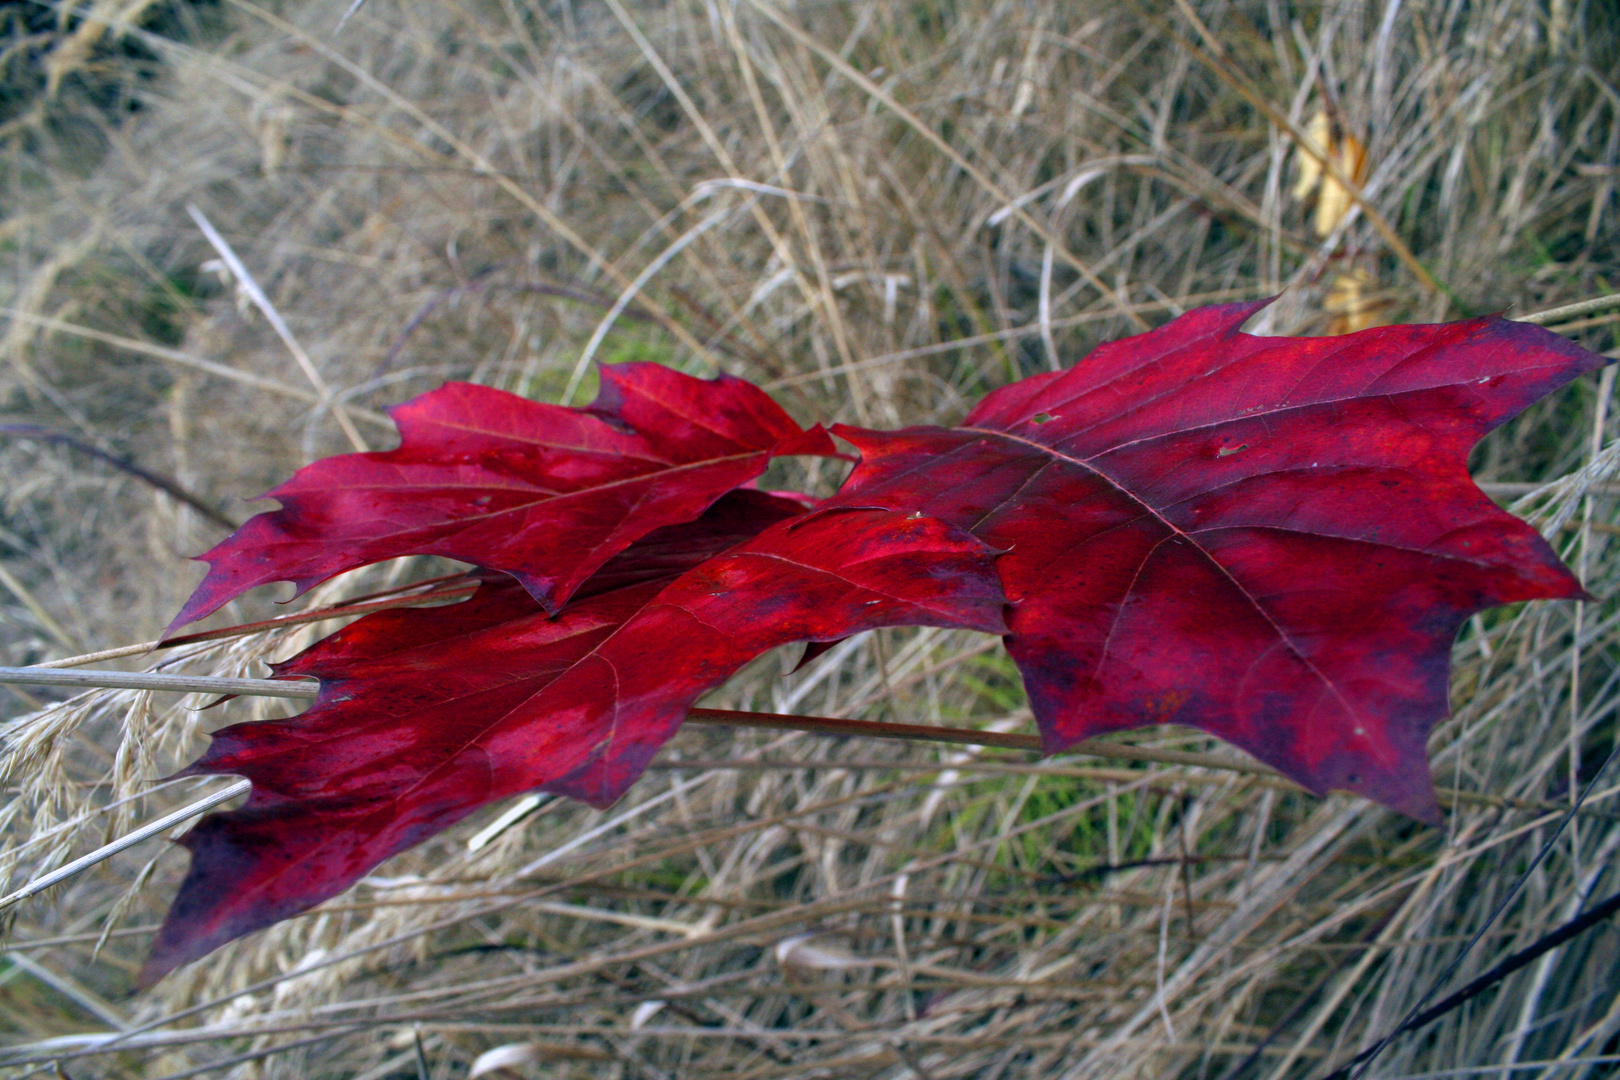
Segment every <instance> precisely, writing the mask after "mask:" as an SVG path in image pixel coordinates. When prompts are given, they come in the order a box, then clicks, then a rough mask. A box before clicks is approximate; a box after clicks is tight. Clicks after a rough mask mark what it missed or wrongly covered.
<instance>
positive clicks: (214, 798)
mask: <svg viewBox="0 0 1620 1080" xmlns="http://www.w3.org/2000/svg"><path fill="white" fill-rule="evenodd" d="M252 787H253V784H252V783H251V782H250V781H247V780H238V781H236V782H235V783H234V784H232V785H231V786H230V787H228V788H225V789H224V790H222V791H216V792H214V793H213V794H212V795H209V796H207V797H206V798H202V799H198V800H197V801H196V802H194V803H190V804H188V805H186V806H182V807H181V808H180V809H178V810H176V811H175V812H174V813H172V814H165V815H164V816H163V817H160V818H158V819H157V820H156V821H153V822H149V823H148V824H146V825H142V826H141V827H140V828H138V829H136V830H135V831H134V832H132V833H129V834H127V835H125V836H120V837H119V838H118V839H117V840H114V841H113V842H112V843H110V844H105V845H103V846H101V847H99V848H97V849H96V850H94V851H92V852H90V854H88V855H82V856H80V857H79V858H77V859H74V860H73V861H72V862H70V863H68V864H66V865H65V866H60V867H58V868H56V869H55V870H52V871H51V872H50V873H48V874H45V875H43V876H41V877H37V878H35V879H34V880H33V881H30V882H29V883H28V884H27V885H24V886H23V887H22V888H20V889H18V890H17V891H16V892H13V893H11V894H9V895H7V896H4V897H0V911H4V910H6V909H7V908H9V907H12V906H13V905H16V904H19V903H21V902H22V901H24V900H26V899H28V898H29V897H30V896H33V895H34V894H35V893H40V892H44V891H45V890H46V889H48V888H50V887H51V886H52V885H56V884H58V883H60V882H63V881H66V880H67V879H68V878H70V877H72V876H73V875H75V874H78V873H81V872H82V871H85V870H88V869H90V867H92V866H94V865H96V864H97V863H99V862H102V861H103V860H106V859H110V858H112V857H113V856H114V855H116V854H118V853H119V852H120V851H123V850H125V849H126V848H131V847H134V846H135V845H136V844H138V843H140V842H141V841H142V840H146V839H148V838H150V837H153V836H156V835H157V834H159V833H161V832H163V831H164V830H166V829H171V828H173V827H174V826H176V825H178V824H180V823H181V822H182V821H188V820H190V819H191V818H194V817H196V816H197V815H198V814H201V813H205V812H207V811H209V810H212V809H213V808H214V807H216V806H218V805H219V804H220V803H224V802H230V801H231V800H232V799H234V798H236V797H237V796H238V795H246V794H247V793H248V791H249V789H251V788H252Z"/></svg>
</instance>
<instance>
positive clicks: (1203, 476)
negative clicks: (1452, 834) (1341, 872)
mask: <svg viewBox="0 0 1620 1080" xmlns="http://www.w3.org/2000/svg"><path fill="white" fill-rule="evenodd" d="M1264 303H1266V302H1261V303H1258V304H1255V303H1251V304H1228V305H1223V306H1218V307H1209V308H1203V309H1201V310H1198V311H1194V312H1190V313H1188V314H1186V315H1183V316H1182V317H1180V318H1178V319H1176V320H1175V321H1173V322H1171V323H1169V324H1167V325H1165V326H1163V327H1160V328H1159V329H1158V330H1155V331H1153V332H1151V333H1147V334H1142V335H1139V336H1137V337H1133V338H1128V339H1125V340H1123V341H1117V342H1113V343H1110V344H1107V345H1104V346H1102V347H1101V348H1099V349H1097V350H1096V351H1094V352H1093V353H1091V355H1089V356H1087V357H1086V358H1085V359H1084V360H1082V361H1081V362H1080V363H1078V364H1076V365H1075V366H1074V367H1073V368H1071V369H1069V370H1067V371H1064V372H1054V373H1050V374H1044V375H1039V376H1036V377H1034V378H1030V379H1025V380H1023V381H1022V382H1019V383H1016V384H1014V385H1011V386H1008V387H1005V388H1003V389H1001V390H998V391H996V392H994V393H992V394H990V395H989V396H988V397H986V398H985V400H984V401H983V402H982V403H981V404H980V405H979V406H978V408H976V409H974V410H973V411H972V412H971V413H969V414H968V416H967V417H966V419H965V420H964V421H963V423H962V426H960V427H956V428H932V427H930V428H909V429H906V430H903V431H897V432H879V431H865V430H860V429H855V428H845V427H837V428H835V429H834V431H835V432H836V433H837V434H838V435H840V436H841V437H843V438H845V439H847V440H849V441H850V442H852V443H854V444H855V446H856V447H857V448H858V449H859V450H860V451H861V462H860V464H859V466H857V468H856V470H855V472H854V474H853V475H852V476H851V477H850V479H849V481H848V483H846V485H845V488H844V491H842V492H841V493H840V494H839V496H838V497H837V499H836V500H834V501H833V502H831V503H829V504H828V505H837V504H839V503H845V502H847V503H851V504H856V505H866V506H872V505H875V506H885V507H889V508H892V509H897V510H904V511H911V512H920V513H924V514H928V515H931V516H934V517H938V518H940V519H941V520H944V521H948V522H952V523H954V524H957V525H960V526H962V527H963V528H966V529H969V530H971V531H972V532H973V533H974V535H976V536H979V537H980V538H982V539H984V540H985V541H986V542H987V543H989V544H991V545H992V546H994V547H996V548H1000V549H1002V550H1003V551H1004V552H1005V554H1003V555H1002V556H1001V558H1000V559H999V560H998V563H997V568H998V570H999V571H1000V574H1001V581H1002V585H1003V586H1004V588H1005V589H1006V592H1007V600H1008V602H1009V604H1010V605H1011V614H1010V615H1009V617H1008V625H1009V627H1010V629H1011V633H1010V634H1009V635H1008V636H1007V647H1008V651H1009V652H1010V653H1011V655H1012V657H1013V659H1014V660H1015V661H1016V662H1017V664H1018V668H1019V671H1020V672H1021V673H1022V674H1023V677H1024V685H1025V687H1026V689H1027V690H1028V693H1029V697H1030V701H1031V704H1032V706H1033V708H1034V712H1035V719H1036V722H1037V723H1038V724H1039V726H1040V730H1041V734H1042V737H1043V742H1044V744H1045V748H1046V750H1047V752H1049V753H1050V752H1055V751H1058V750H1061V749H1063V748H1064V747H1066V746H1071V745H1073V744H1074V743H1076V742H1079V741H1080V740H1082V739H1086V738H1090V737H1092V736H1095V735H1100V734H1103V733H1105V732H1110V731H1118V730H1121V729H1125V728H1135V727H1142V726H1144V725H1149V724H1187V725H1191V726H1193V727H1197V728H1202V729H1203V730H1205V731H1208V732H1210V733H1211V734H1214V735H1218V736H1220V737H1221V738H1223V739H1225V740H1227V741H1229V742H1232V743H1234V744H1236V745H1238V746H1240V747H1242V748H1243V749H1244V750H1247V751H1248V752H1249V753H1251V754H1253V755H1254V756H1255V757H1257V758H1259V759H1260V760H1262V761H1264V762H1266V763H1268V764H1270V765H1272V766H1273V767H1275V768H1277V769H1278V770H1280V771H1281V772H1283V773H1284V774H1285V775H1287V776H1288V777H1290V778H1292V779H1293V780H1295V781H1297V782H1298V783H1300V784H1302V785H1303V786H1304V787H1306V788H1308V789H1309V790H1311V791H1314V792H1317V793H1318V794H1321V793H1325V792H1326V791H1328V790H1329V789H1331V788H1343V789H1347V790H1350V791H1356V792H1360V793H1361V794H1363V795H1366V796H1367V797H1368V798H1370V799H1374V800H1376V801H1377V802H1380V803H1383V804H1384V805H1385V806H1389V807H1392V808H1394V809H1396V810H1400V811H1402V812H1403V813H1406V814H1410V815H1411V816H1413V817H1416V818H1420V819H1423V820H1426V821H1431V822H1432V821H1437V820H1438V819H1439V808H1438V806H1437V805H1436V802H1435V795H1434V786H1433V783H1432V782H1431V780H1430V777H1429V767H1428V758H1427V754H1426V751H1425V742H1426V740H1427V737H1428V734H1429V731H1430V729H1431V728H1432V727H1433V725H1434V724H1435V722H1436V721H1438V720H1440V719H1441V718H1443V717H1444V716H1445V715H1446V712H1447V684H1448V674H1449V668H1450V651H1451V643H1452V639H1453V638H1454V637H1455V636H1456V632H1457V629H1458V628H1459V627H1460V626H1461V624H1462V622H1463V621H1464V620H1465V619H1466V618H1468V616H1470V615H1472V614H1473V613H1475V612H1478V611H1480V610H1483V609H1485V608H1489V607H1492V606H1495V605H1497V604H1506V603H1511V602H1514V601H1519V600H1532V599H1538V598H1576V597H1582V596H1584V595H1585V593H1584V591H1583V590H1582V588H1581V585H1580V583H1579V582H1578V581H1576V580H1575V578H1574V577H1573V576H1572V575H1571V574H1570V573H1569V571H1568V570H1566V569H1565V568H1564V566H1563V564H1562V563H1561V562H1559V560H1558V557H1557V556H1556V555H1555V554H1554V553H1553V551H1552V549H1551V548H1550V547H1549V546H1548V545H1547V543H1546V542H1545V541H1544V540H1543V539H1542V538H1541V536H1540V534H1538V533H1537V532H1536V531H1535V530H1534V529H1532V528H1530V526H1528V525H1526V524H1525V523H1524V522H1522V521H1520V520H1518V519H1517V518H1515V517H1513V516H1512V515H1510V514H1508V513H1506V512H1505V511H1503V510H1501V509H1499V508H1498V507H1497V506H1496V504H1495V503H1493V502H1491V500H1490V499H1489V498H1487V497H1486V495H1485V494H1484V493H1483V492H1481V491H1480V489H1479V488H1478V487H1477V486H1476V485H1475V484H1474V483H1473V481H1472V480H1471V479H1470V477H1469V475H1468V471H1467V466H1466V462H1467V456H1468V451H1469V450H1470V449H1472V447H1473V446H1474V444H1475V443H1476V442H1478V441H1479V439H1480V438H1481V437H1482V436H1483V435H1484V434H1485V433H1486V432H1488V431H1490V430H1491V429H1492V428H1494V427H1496V426H1497V425H1498V424H1500V423H1502V422H1503V421H1504V420H1506V419H1508V418H1509V417H1511V416H1513V415H1514V414H1516V413H1518V412H1519V411H1520V410H1521V409H1523V408H1524V407H1525V406H1526V405H1528V404H1529V403H1530V402H1532V401H1534V400H1536V399H1537V398H1539V397H1541V396H1542V395H1544V394H1546V393H1548V392H1550V391H1551V390H1553V389H1555V388H1556V387H1559V386H1561V385H1563V384H1564V383H1566V382H1568V381H1570V380H1571V379H1573V378H1575V377H1576V376H1577V375H1580V374H1582V373H1583V372H1586V371H1590V370H1592V369H1594V368H1597V367H1600V366H1601V365H1602V364H1603V363H1605V361H1604V360H1603V359H1602V358H1601V357H1598V356H1594V355H1593V354H1591V353H1589V352H1586V351H1585V350H1583V349H1580V348H1578V347H1576V346H1575V345H1572V344H1570V343H1569V342H1568V341H1566V340H1564V339H1563V338H1560V337H1558V336H1556V335H1554V334H1551V333H1549V332H1547V331H1545V330H1541V329H1538V328H1536V327H1533V326H1528V325H1525V324H1523V323H1512V322H1506V321H1504V320H1502V319H1497V318H1486V319H1473V320H1469V321H1467V322H1458V323H1448V324H1443V325H1434V326H1386V327H1379V328H1376V329H1372V330H1366V331H1363V332H1361V333H1358V334H1352V335H1348V336H1345V337H1334V338H1264V337H1252V336H1250V335H1247V334H1242V333H1239V332H1238V327H1240V326H1242V325H1243V323H1244V321H1245V320H1246V319H1248V318H1249V317H1250V316H1251V315H1253V314H1254V313H1255V311H1257V310H1258V309H1259V308H1260V307H1262V306H1264Z"/></svg>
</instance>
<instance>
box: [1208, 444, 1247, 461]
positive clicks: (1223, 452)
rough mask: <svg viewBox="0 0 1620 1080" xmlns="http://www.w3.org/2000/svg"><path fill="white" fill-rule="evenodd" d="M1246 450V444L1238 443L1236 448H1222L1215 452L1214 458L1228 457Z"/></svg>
mask: <svg viewBox="0 0 1620 1080" xmlns="http://www.w3.org/2000/svg"><path fill="white" fill-rule="evenodd" d="M1248 448H1249V444H1248V443H1239V444H1238V445H1237V446H1223V447H1221V448H1220V449H1219V450H1217V451H1215V456H1216V457H1218V458H1223V457H1229V456H1230V455H1232V454H1238V453H1242V452H1243V451H1244V450H1247V449H1248Z"/></svg>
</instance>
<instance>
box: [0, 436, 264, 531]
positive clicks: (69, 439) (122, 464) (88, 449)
mask: <svg viewBox="0 0 1620 1080" xmlns="http://www.w3.org/2000/svg"><path fill="white" fill-rule="evenodd" d="M0 435H16V436H18V437H19V438H24V439H34V440H36V441H38V442H53V443H60V444H61V445H63V446H67V447H71V448H72V449H74V450H78V451H79V452H80V453H84V454H89V455H90V456H91V457H93V458H96V459H97V460H98V461H105V462H106V463H107V464H109V465H111V466H112V467H113V468H115V469H118V470H120V471H122V472H126V473H128V474H129V475H130V476H133V477H135V479H137V480H142V481H145V482H146V483H148V484H150V485H152V486H153V487H155V488H157V489H158V490H159V491H161V492H164V493H165V494H167V495H169V496H171V497H172V498H174V499H176V500H178V501H180V502H183V503H185V504H186V505H187V506H189V507H191V508H192V509H193V510H195V511H197V513H199V514H201V515H202V516H203V517H205V518H207V519H208V520H209V521H212V522H213V523H214V524H216V525H219V526H221V527H222V528H225V529H228V530H234V529H236V528H237V527H238V526H239V525H240V524H241V523H240V522H238V521H234V520H232V519H231V518H228V517H226V516H225V515H224V514H222V513H220V512H219V511H218V510H216V509H214V508H213V507H212V506H209V505H208V504H207V503H206V502H204V501H203V500H202V499H200V498H198V497H197V496H195V495H193V494H192V493H191V492H189V491H187V490H186V489H185V488H183V487H181V486H180V483H179V481H176V480H173V479H170V478H169V477H167V476H164V475H163V474H161V473H155V472H152V471H150V470H149V469H143V468H141V467H140V466H139V465H137V464H135V463H134V462H133V461H131V460H130V459H129V458H126V457H119V456H118V455H117V454H111V453H108V452H107V451H105V450H103V449H101V448H100V447H99V446H96V445H94V444H93V443H88V442H85V441H84V440H83V439H79V438H75V437H74V436H72V435H69V434H67V433H66V432H61V431H53V430H52V429H50V428H48V427H43V426H41V425H39V424H0Z"/></svg>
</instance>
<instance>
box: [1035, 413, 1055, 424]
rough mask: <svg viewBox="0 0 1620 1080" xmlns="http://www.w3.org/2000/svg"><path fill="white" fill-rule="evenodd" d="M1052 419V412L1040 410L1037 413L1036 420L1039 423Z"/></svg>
mask: <svg viewBox="0 0 1620 1080" xmlns="http://www.w3.org/2000/svg"><path fill="white" fill-rule="evenodd" d="M1050 419H1052V414H1051V413H1049V412H1038V413H1036V414H1035V422H1036V423H1037V424H1044V423H1046V422H1047V421H1048V420H1050Z"/></svg>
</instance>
